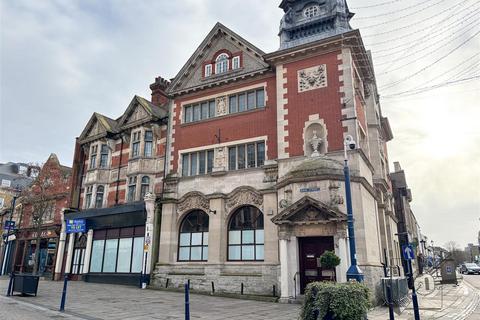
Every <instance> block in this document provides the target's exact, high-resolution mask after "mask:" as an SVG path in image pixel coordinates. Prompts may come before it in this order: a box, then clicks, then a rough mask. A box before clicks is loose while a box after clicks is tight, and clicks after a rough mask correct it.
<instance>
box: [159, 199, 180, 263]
mask: <svg viewBox="0 0 480 320" xmlns="http://www.w3.org/2000/svg"><path fill="white" fill-rule="evenodd" d="M175 217H176V205H175V204H174V203H164V204H163V205H162V225H161V231H160V245H159V254H158V263H160V264H169V263H171V260H172V259H173V246H174V243H173V237H174V233H175V230H174V227H175Z"/></svg>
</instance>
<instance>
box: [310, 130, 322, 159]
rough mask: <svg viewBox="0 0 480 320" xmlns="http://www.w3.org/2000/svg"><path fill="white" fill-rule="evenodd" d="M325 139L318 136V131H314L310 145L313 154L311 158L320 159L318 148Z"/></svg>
mask: <svg viewBox="0 0 480 320" xmlns="http://www.w3.org/2000/svg"><path fill="white" fill-rule="evenodd" d="M322 141H323V139H322V138H319V137H318V136H317V130H313V135H312V138H311V139H310V145H311V146H312V149H313V152H312V154H311V157H312V158H313V157H320V153H319V152H318V147H320V144H321V143H322Z"/></svg>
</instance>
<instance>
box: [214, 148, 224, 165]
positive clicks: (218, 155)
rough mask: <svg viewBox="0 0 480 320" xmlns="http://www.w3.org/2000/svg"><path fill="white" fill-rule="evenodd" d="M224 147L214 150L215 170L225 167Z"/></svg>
mask: <svg viewBox="0 0 480 320" xmlns="http://www.w3.org/2000/svg"><path fill="white" fill-rule="evenodd" d="M225 155H226V154H225V147H218V148H215V168H225V167H226V157H225Z"/></svg>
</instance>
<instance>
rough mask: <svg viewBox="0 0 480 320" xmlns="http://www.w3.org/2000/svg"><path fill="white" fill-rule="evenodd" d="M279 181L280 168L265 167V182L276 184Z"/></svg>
mask: <svg viewBox="0 0 480 320" xmlns="http://www.w3.org/2000/svg"><path fill="white" fill-rule="evenodd" d="M277 179H278V167H277V166H276V165H274V166H265V177H264V178H263V182H266V183H267V182H276V181H277Z"/></svg>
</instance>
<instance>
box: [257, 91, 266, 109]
mask: <svg viewBox="0 0 480 320" xmlns="http://www.w3.org/2000/svg"><path fill="white" fill-rule="evenodd" d="M261 107H265V91H264V90H263V89H260V90H257V108H261Z"/></svg>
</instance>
